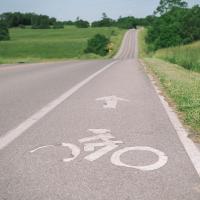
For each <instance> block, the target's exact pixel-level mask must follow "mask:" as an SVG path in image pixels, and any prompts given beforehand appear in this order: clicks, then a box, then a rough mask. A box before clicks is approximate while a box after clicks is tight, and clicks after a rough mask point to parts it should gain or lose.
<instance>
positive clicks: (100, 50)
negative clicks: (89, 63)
mask: <svg viewBox="0 0 200 200" xmlns="http://www.w3.org/2000/svg"><path fill="white" fill-rule="evenodd" d="M109 43H110V40H109V39H108V38H107V37H105V36H104V35H101V34H96V35H95V36H94V37H93V38H91V39H89V40H88V45H87V48H86V49H85V53H95V54H98V55H101V56H105V55H106V54H107V53H108V52H109V49H108V45H109Z"/></svg>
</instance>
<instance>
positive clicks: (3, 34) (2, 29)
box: [0, 20, 10, 41]
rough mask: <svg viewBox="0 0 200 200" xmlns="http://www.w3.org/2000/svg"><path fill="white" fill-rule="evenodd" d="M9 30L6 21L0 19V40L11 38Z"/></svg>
mask: <svg viewBox="0 0 200 200" xmlns="http://www.w3.org/2000/svg"><path fill="white" fill-rule="evenodd" d="M9 39H10V36H9V30H8V26H7V24H6V22H5V21H3V20H0V41H2V40H9Z"/></svg>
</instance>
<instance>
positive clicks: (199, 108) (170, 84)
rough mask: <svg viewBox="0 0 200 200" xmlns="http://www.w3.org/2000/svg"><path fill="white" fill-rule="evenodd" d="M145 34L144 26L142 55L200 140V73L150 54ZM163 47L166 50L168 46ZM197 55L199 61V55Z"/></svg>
mask: <svg viewBox="0 0 200 200" xmlns="http://www.w3.org/2000/svg"><path fill="white" fill-rule="evenodd" d="M145 34H146V32H145V30H144V29H143V30H140V33H139V37H138V40H139V55H140V58H141V59H142V60H144V62H145V63H146V66H147V70H148V71H149V73H151V74H152V75H153V76H154V77H155V80H157V83H158V85H160V87H161V89H162V91H163V94H164V95H165V96H166V97H167V99H168V101H169V102H170V104H171V105H173V106H174V107H175V109H176V111H177V113H178V114H179V116H180V118H181V119H182V121H183V122H184V124H185V125H186V126H187V127H188V128H189V129H190V130H191V132H192V133H193V134H191V136H194V140H195V141H198V142H200V73H198V72H194V71H192V70H187V69H185V68H183V67H182V66H179V65H176V64H171V63H169V62H166V61H164V60H161V59H157V58H155V55H152V53H151V54H149V53H148V51H147V49H148V48H147V44H146V43H145V40H144V38H145ZM193 45H194V44H192V46H193ZM180 48H181V47H180ZM183 48H185V47H183ZM159 51H162V50H159ZM163 51H164V52H166V49H165V50H163ZM169 53H171V52H169ZM194 59H195V60H194V62H196V58H194Z"/></svg>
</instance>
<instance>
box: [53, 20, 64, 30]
mask: <svg viewBox="0 0 200 200" xmlns="http://www.w3.org/2000/svg"><path fill="white" fill-rule="evenodd" d="M53 28H54V29H59V28H64V24H63V23H62V22H56V23H54V25H53Z"/></svg>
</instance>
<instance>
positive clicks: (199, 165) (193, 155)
mask: <svg viewBox="0 0 200 200" xmlns="http://www.w3.org/2000/svg"><path fill="white" fill-rule="evenodd" d="M141 64H142V65H143V66H144V67H146V66H145V64H144V63H142V62H141ZM148 76H149V79H150V80H151V82H152V85H153V87H154V89H155V91H156V93H157V94H158V96H159V98H160V101H161V103H162V105H163V107H164V109H165V111H166V113H167V115H168V117H169V119H170V121H171V123H172V125H173V127H174V129H175V130H176V133H177V135H178V137H179V139H180V141H181V143H182V144H183V146H184V148H185V150H186V152H187V154H188V156H189V158H190V160H191V162H192V164H193V166H194V168H195V169H196V171H197V173H198V175H199V176H200V151H199V149H198V148H197V147H196V146H195V144H194V143H193V141H192V140H191V139H190V138H188V135H189V134H188V132H187V131H186V129H185V128H184V127H183V125H182V123H181V122H180V120H179V118H178V116H177V114H176V113H175V112H174V111H173V109H172V108H171V107H170V106H169V104H168V102H167V101H165V98H164V96H162V95H161V91H160V89H159V88H158V87H157V86H156V82H155V81H154V79H153V77H152V76H151V75H150V74H148Z"/></svg>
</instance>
